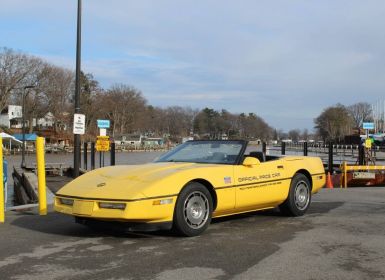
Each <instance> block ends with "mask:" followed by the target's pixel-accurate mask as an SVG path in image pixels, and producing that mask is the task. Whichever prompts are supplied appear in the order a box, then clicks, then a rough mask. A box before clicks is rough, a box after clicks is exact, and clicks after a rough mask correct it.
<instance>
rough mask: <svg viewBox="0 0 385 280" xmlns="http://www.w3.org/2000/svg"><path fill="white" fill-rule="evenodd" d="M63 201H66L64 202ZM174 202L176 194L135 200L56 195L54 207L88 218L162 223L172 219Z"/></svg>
mask: <svg viewBox="0 0 385 280" xmlns="http://www.w3.org/2000/svg"><path fill="white" fill-rule="evenodd" d="M160 200H167V202H168V203H167V204H159V203H158V202H159V201H160ZM63 202H66V204H64V203H63ZM71 202H72V204H71ZM175 202H176V196H175V197H173V196H170V197H162V199H159V198H153V199H142V200H135V201H108V200H91V199H87V198H74V197H69V196H56V197H55V202H54V209H55V211H57V212H59V213H63V214H67V215H72V216H75V217H84V218H90V219H99V220H106V221H122V222H133V223H162V222H171V221H172V220H173V213H174V206H175ZM105 204H116V205H119V206H121V205H122V204H124V205H125V208H124V209H110V208H103V205H105Z"/></svg>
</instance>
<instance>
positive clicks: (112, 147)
mask: <svg viewBox="0 0 385 280" xmlns="http://www.w3.org/2000/svg"><path fill="white" fill-rule="evenodd" d="M110 159H111V165H115V142H113V143H111V156H110Z"/></svg>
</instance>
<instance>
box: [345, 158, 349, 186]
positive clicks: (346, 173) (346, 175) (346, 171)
mask: <svg viewBox="0 0 385 280" xmlns="http://www.w3.org/2000/svg"><path fill="white" fill-rule="evenodd" d="M347 169H348V166H347V164H346V161H344V188H345V189H346V188H347V187H348V170H347Z"/></svg>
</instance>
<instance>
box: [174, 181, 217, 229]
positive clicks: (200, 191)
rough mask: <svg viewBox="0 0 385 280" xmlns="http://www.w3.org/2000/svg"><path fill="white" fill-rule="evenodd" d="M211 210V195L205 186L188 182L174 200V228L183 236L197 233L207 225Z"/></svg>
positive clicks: (209, 220)
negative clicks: (175, 200)
mask: <svg viewBox="0 0 385 280" xmlns="http://www.w3.org/2000/svg"><path fill="white" fill-rule="evenodd" d="M212 211H213V202H212V197H211V194H210V192H209V191H208V190H207V188H206V187H205V186H203V185H202V184H200V183H197V182H192V183H189V184H188V185H187V186H186V187H184V188H183V190H182V191H181V193H180V194H179V197H178V200H177V202H176V206H175V210H174V229H175V230H176V231H177V232H178V233H180V234H182V235H184V236H196V235H199V234H201V233H202V232H203V231H205V230H206V228H207V227H208V226H209V224H210V222H211V215H212Z"/></svg>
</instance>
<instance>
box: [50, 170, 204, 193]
mask: <svg viewBox="0 0 385 280" xmlns="http://www.w3.org/2000/svg"><path fill="white" fill-rule="evenodd" d="M196 165H197V164H196V163H149V164H143V165H117V166H110V167H104V168H99V169H96V170H93V171H90V172H87V173H86V174H84V175H82V176H80V177H78V178H76V179H74V180H73V181H71V182H70V183H68V184H67V185H65V186H64V187H63V188H61V189H60V190H59V191H58V192H57V195H63V196H72V197H81V198H95V199H105V200H108V199H113V200H116V199H122V200H133V199H140V198H146V197H147V196H146V195H145V194H144V193H143V190H144V189H145V188H146V187H149V186H153V185H155V184H156V183H157V182H158V181H161V180H162V179H164V178H165V177H168V176H172V175H173V174H175V173H176V172H178V171H180V170H184V169H190V168H191V167H193V166H196Z"/></svg>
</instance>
